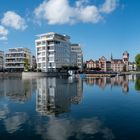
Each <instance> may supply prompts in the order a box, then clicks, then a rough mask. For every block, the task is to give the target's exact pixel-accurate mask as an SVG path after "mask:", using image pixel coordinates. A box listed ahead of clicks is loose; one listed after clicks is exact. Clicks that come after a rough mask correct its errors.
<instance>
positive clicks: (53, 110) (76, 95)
mask: <svg viewBox="0 0 140 140" xmlns="http://www.w3.org/2000/svg"><path fill="white" fill-rule="evenodd" d="M82 94H83V82H82V81H81V80H76V79H75V80H74V79H56V78H40V79H37V94H36V111H37V112H39V113H40V114H41V115H43V116H47V115H57V114H60V113H64V112H69V111H70V107H71V103H74V104H78V103H80V102H81V100H82Z"/></svg>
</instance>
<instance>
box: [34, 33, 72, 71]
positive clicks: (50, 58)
mask: <svg viewBox="0 0 140 140" xmlns="http://www.w3.org/2000/svg"><path fill="white" fill-rule="evenodd" d="M37 37H38V38H37V39H36V40H35V46H36V59H37V69H40V70H42V71H44V72H48V71H52V70H53V71H54V70H57V69H59V68H61V67H62V66H69V65H70V64H71V61H70V56H71V48H70V37H69V36H67V35H60V34H57V33H54V32H50V33H46V34H41V35H38V36H37Z"/></svg>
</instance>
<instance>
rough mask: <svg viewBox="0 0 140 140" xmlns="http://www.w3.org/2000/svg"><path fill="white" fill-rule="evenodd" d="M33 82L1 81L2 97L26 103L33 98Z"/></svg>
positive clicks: (18, 80) (0, 90) (0, 91)
mask: <svg viewBox="0 0 140 140" xmlns="http://www.w3.org/2000/svg"><path fill="white" fill-rule="evenodd" d="M31 94H32V80H21V79H18V78H17V79H1V80H0V96H1V97H3V96H7V97H9V98H10V99H12V100H15V101H19V102H24V101H26V100H28V99H30V98H31Z"/></svg>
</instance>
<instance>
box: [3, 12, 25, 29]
mask: <svg viewBox="0 0 140 140" xmlns="http://www.w3.org/2000/svg"><path fill="white" fill-rule="evenodd" d="M1 23H2V25H4V26H7V27H12V28H14V29H16V30H25V29H26V27H27V25H26V23H25V20H24V18H22V17H21V16H20V15H18V14H17V13H15V12H13V11H7V12H6V13H4V17H3V18H2V20H1Z"/></svg>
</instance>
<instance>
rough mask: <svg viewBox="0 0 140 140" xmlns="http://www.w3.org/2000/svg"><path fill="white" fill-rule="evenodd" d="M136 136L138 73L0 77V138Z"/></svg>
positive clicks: (139, 134) (122, 139)
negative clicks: (64, 76)
mask: <svg viewBox="0 0 140 140" xmlns="http://www.w3.org/2000/svg"><path fill="white" fill-rule="evenodd" d="M8 139H9V140H31V139H33V140H90V139H91V140H140V76H138V75H129V76H120V77H113V78H96V79H94V78H88V79H83V80H82V79H72V78H69V79H62V78H61V79H57V78H38V79H15V78H14V79H13V78H10V79H0V140H8Z"/></svg>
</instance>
